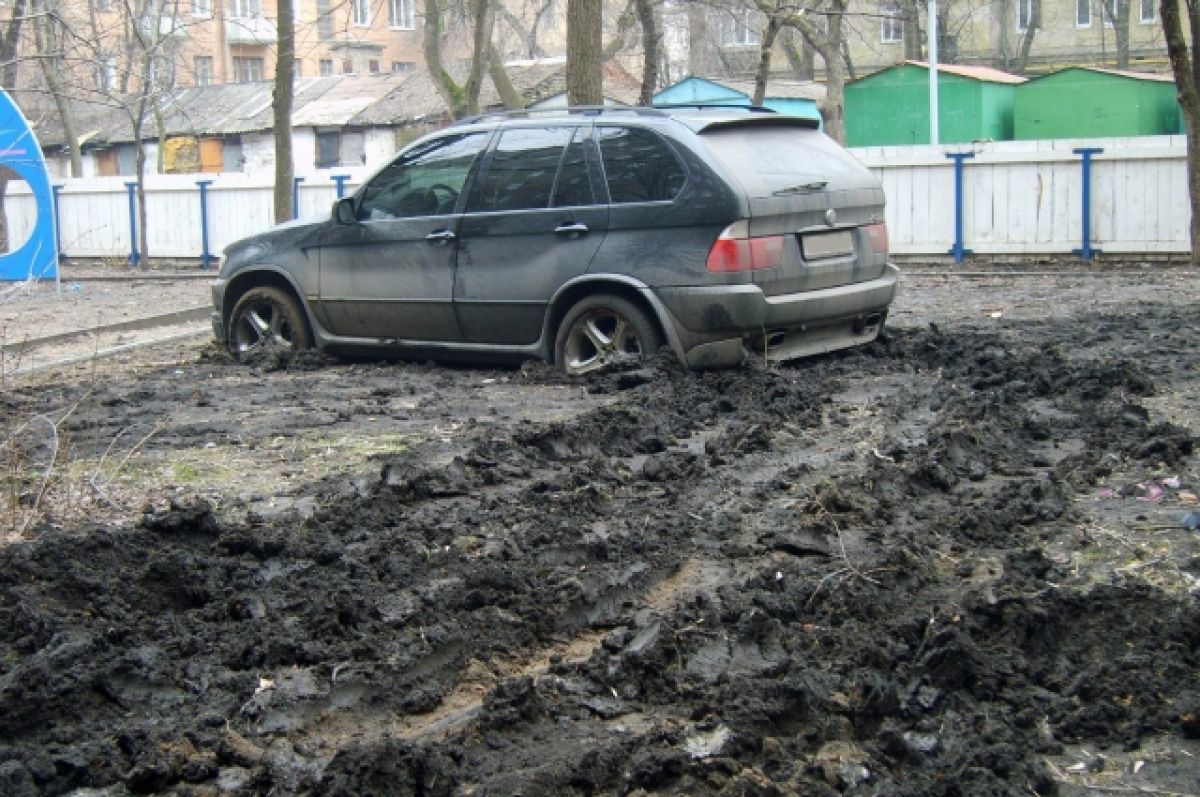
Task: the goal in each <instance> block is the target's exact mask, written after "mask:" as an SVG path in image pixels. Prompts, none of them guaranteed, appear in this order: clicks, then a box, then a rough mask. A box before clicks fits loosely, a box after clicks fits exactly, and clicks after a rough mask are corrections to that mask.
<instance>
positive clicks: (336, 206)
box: [333, 196, 358, 224]
mask: <svg viewBox="0 0 1200 797" xmlns="http://www.w3.org/2000/svg"><path fill="white" fill-rule="evenodd" d="M333 220H334V221H336V222H337V223H338V224H357V223H358V216H357V215H356V214H355V213H354V197H351V196H346V197H342V198H341V199H339V200H337V201H335V202H334V203H333Z"/></svg>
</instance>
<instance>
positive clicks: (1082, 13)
mask: <svg viewBox="0 0 1200 797" xmlns="http://www.w3.org/2000/svg"><path fill="white" fill-rule="evenodd" d="M1091 26H1092V0H1075V27H1077V28H1090V27H1091Z"/></svg>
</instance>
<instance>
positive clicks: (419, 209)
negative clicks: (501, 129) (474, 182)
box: [358, 132, 490, 221]
mask: <svg viewBox="0 0 1200 797" xmlns="http://www.w3.org/2000/svg"><path fill="white" fill-rule="evenodd" d="M489 135H490V134H489V133H487V132H477V133H466V134H464V135H461V136H448V137H445V138H439V139H435V140H433V141H429V142H426V143H425V144H423V145H421V146H420V147H418V148H416V149H412V150H409V151H408V152H406V153H404V154H403V155H401V156H400V157H399V158H397V159H396V160H394V161H392V163H391V164H389V165H388V166H387V167H385V168H384V169H383V171H381V172H379V174H377V175H375V177H374V178H372V179H371V181H370V182H369V183H367V186H366V188H365V189H364V190H363V198H362V202H361V203H360V204H359V208H358V218H359V220H360V221H371V220H376V219H400V218H410V217H415V216H439V215H444V214H447V213H453V212H454V208H455V205H456V204H457V202H458V195H459V194H460V193H462V190H463V186H464V185H466V182H467V177H468V176H469V175H470V173H471V166H472V165H473V164H474V163H475V160H476V158H478V157H479V153H480V152H482V151H483V148H484V147H485V146H486V145H487V140H488V136H489Z"/></svg>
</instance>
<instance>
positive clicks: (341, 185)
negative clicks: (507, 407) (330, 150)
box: [333, 174, 350, 199]
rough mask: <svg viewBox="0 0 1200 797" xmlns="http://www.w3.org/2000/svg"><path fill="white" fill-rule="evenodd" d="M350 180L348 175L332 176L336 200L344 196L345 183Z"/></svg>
mask: <svg viewBox="0 0 1200 797" xmlns="http://www.w3.org/2000/svg"><path fill="white" fill-rule="evenodd" d="M349 179H350V175H348V174H335V175H333V184H334V185H335V186H337V198H338V199H341V198H342V197H344V196H345V195H346V181H347V180H349Z"/></svg>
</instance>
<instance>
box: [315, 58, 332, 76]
mask: <svg viewBox="0 0 1200 797" xmlns="http://www.w3.org/2000/svg"><path fill="white" fill-rule="evenodd" d="M317 71H318V72H320V74H321V77H329V76H331V75H332V74H333V61H332V60H331V59H329V58H322V59H321V63H320V64H319V65H318V69H317Z"/></svg>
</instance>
